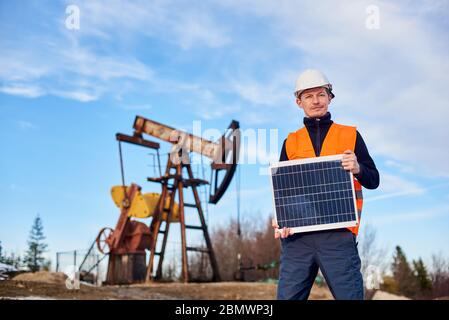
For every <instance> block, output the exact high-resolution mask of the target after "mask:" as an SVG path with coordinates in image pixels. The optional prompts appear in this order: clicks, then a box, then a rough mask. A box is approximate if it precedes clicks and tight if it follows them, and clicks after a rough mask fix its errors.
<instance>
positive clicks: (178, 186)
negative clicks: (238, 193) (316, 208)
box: [95, 116, 240, 284]
mask: <svg viewBox="0 0 449 320" xmlns="http://www.w3.org/2000/svg"><path fill="white" fill-rule="evenodd" d="M133 128H134V133H133V135H126V134H122V133H117V134H116V139H117V141H118V144H119V153H120V167H121V173H122V185H120V186H115V187H113V188H112V190H111V194H112V198H113V200H114V202H115V203H116V205H117V207H118V208H119V209H120V215H119V219H118V221H117V224H116V226H115V229H111V228H103V229H101V231H100V232H99V234H98V236H97V238H96V241H95V242H96V245H97V247H98V250H99V251H100V252H102V253H104V254H107V255H108V256H109V261H108V270H107V277H106V283H107V284H126V283H135V282H143V281H145V280H146V281H151V280H159V279H161V278H162V268H163V261H164V254H165V249H166V245H167V238H168V232H169V229H170V224H171V223H177V222H179V224H180V230H181V259H182V272H181V277H182V280H183V281H184V282H188V281H189V280H191V279H190V275H189V266H188V255H187V252H191V251H193V252H200V253H204V254H207V255H208V256H209V262H210V266H211V270H212V279H211V280H212V281H220V274H219V268H218V264H217V259H216V257H215V253H214V250H213V246H212V243H211V239H210V236H209V232H208V227H207V224H206V220H205V218H204V213H203V209H202V206H201V200H200V197H199V194H198V187H200V186H203V185H206V184H209V185H210V194H209V203H212V204H217V203H218V201H219V200H220V199H221V197H222V196H223V195H224V193H225V191H226V189H227V188H228V186H229V184H230V183H231V180H232V177H233V175H234V173H235V170H236V167H237V163H238V154H239V151H240V130H239V123H238V122H237V121H235V120H233V121H232V122H231V124H230V125H229V127H228V129H227V130H226V132H225V133H224V134H223V136H222V137H221V138H220V139H218V141H215V142H212V141H209V140H205V139H202V138H201V137H197V136H194V135H192V134H189V133H187V132H184V131H181V130H177V129H175V128H172V127H169V126H167V125H164V124H161V123H158V122H156V121H153V120H150V119H146V118H144V117H141V116H136V118H135V121H134V126H133ZM143 134H146V135H149V136H152V137H155V138H158V139H160V140H162V141H165V142H168V143H171V144H172V148H171V151H170V154H169V157H168V160H167V164H166V168H165V172H164V173H163V174H160V176H158V177H148V178H147V180H148V181H149V182H153V183H158V184H160V185H161V193H160V194H157V193H144V194H142V192H141V191H142V188H141V187H140V186H138V185H137V184H134V183H133V184H131V185H130V186H126V185H125V181H124V169H123V160H122V149H121V143H122V142H126V143H131V144H134V145H138V146H142V147H145V148H150V149H154V150H156V152H157V159H158V163H159V167H160V157H159V148H160V145H159V143H157V142H154V141H150V140H146V139H144V138H143ZM191 152H195V153H199V154H200V155H202V156H205V157H207V158H209V159H210V160H211V164H210V167H211V168H210V169H211V179H210V181H206V180H203V179H198V178H195V177H194V175H193V170H192V167H191V164H190V157H189V154H190V153H191ZM187 188H190V189H191V190H192V192H193V198H194V203H186V202H185V201H184V189H187ZM176 195H177V196H178V203H176V202H175V198H176ZM186 208H193V209H196V211H197V213H198V215H199V221H200V224H199V225H192V224H188V223H187V221H186V219H185V218H186V215H185V209H186ZM148 217H152V220H151V223H150V225H149V226H147V225H146V224H145V223H143V222H140V221H136V220H135V219H133V218H148ZM187 230H199V231H202V233H203V236H204V240H205V247H202V248H201V247H193V246H189V245H187V242H186V241H187V237H186V232H187ZM159 235H161V237H159ZM160 238H162V239H160ZM160 240H161V242H160ZM159 242H160V246H158V245H157V244H158V243H159ZM158 247H159V248H160V249H158ZM146 250H149V251H150V257H149V262H148V264H146ZM156 256H158V257H159V259H158V261H157V267H156V262H155V257H156Z"/></svg>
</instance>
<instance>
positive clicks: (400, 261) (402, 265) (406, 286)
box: [392, 246, 418, 297]
mask: <svg viewBox="0 0 449 320" xmlns="http://www.w3.org/2000/svg"><path fill="white" fill-rule="evenodd" d="M393 259H394V260H393V265H392V271H393V278H394V280H395V282H396V285H397V290H398V292H397V293H399V294H401V295H404V296H407V297H415V296H416V294H417V291H418V282H417V280H416V277H415V276H414V274H413V271H412V269H411V268H410V265H409V263H408V262H407V258H406V256H405V254H404V252H403V251H402V248H401V247H400V246H397V247H396V251H395V255H394V257H393Z"/></svg>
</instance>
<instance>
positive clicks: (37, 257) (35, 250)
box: [24, 215, 47, 272]
mask: <svg viewBox="0 0 449 320" xmlns="http://www.w3.org/2000/svg"><path fill="white" fill-rule="evenodd" d="M44 240H45V236H44V226H43V225H42V219H41V218H40V217H39V215H37V217H36V218H35V219H34V223H33V226H32V227H31V231H30V236H29V239H28V250H27V252H26V255H25V258H24V262H25V265H26V266H27V267H28V269H29V270H30V271H32V272H36V271H39V270H40V268H41V267H42V265H43V264H44V262H45V258H44V257H43V256H42V254H43V253H44V252H45V251H46V249H47V244H45V243H44V242H43V241H44Z"/></svg>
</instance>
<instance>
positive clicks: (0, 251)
mask: <svg viewBox="0 0 449 320" xmlns="http://www.w3.org/2000/svg"><path fill="white" fill-rule="evenodd" d="M0 263H5V257H4V256H3V248H2V242H1V241H0Z"/></svg>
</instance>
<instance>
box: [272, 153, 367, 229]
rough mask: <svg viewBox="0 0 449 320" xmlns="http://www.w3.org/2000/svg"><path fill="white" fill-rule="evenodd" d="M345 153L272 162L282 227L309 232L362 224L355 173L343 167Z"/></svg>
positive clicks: (275, 196)
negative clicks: (357, 200)
mask: <svg viewBox="0 0 449 320" xmlns="http://www.w3.org/2000/svg"><path fill="white" fill-rule="evenodd" d="M342 157H343V155H334V156H325V157H317V158H307V159H300V160H290V161H282V162H277V163H273V164H271V165H270V175H271V185H272V190H273V204H274V208H275V213H276V220H277V223H278V225H279V228H283V227H287V228H292V229H293V232H307V231H317V230H326V229H338V228H346V227H354V226H356V225H357V224H358V222H359V221H358V215H357V205H356V198H355V190H354V183H353V175H352V173H351V172H349V171H346V170H344V169H343V166H342V165H341V159H342Z"/></svg>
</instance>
